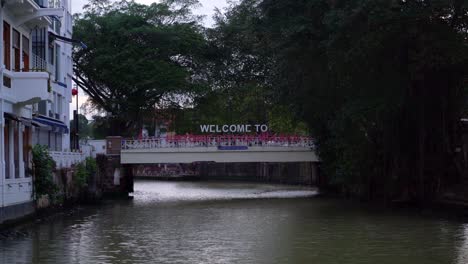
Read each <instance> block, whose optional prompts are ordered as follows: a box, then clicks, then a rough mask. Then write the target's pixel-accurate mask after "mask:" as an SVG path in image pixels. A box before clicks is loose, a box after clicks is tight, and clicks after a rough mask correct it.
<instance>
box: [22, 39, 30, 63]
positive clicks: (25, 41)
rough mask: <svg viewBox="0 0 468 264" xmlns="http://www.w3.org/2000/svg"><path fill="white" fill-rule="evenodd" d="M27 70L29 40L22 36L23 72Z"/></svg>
mask: <svg viewBox="0 0 468 264" xmlns="http://www.w3.org/2000/svg"><path fill="white" fill-rule="evenodd" d="M29 69H30V68H29V39H28V38H27V37H25V36H23V71H29Z"/></svg>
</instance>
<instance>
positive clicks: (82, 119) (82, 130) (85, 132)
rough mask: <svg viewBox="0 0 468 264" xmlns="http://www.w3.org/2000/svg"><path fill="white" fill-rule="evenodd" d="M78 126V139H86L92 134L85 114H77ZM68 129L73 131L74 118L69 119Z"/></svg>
mask: <svg viewBox="0 0 468 264" xmlns="http://www.w3.org/2000/svg"><path fill="white" fill-rule="evenodd" d="M78 126H79V127H78V128H79V135H80V139H86V138H89V137H91V136H92V127H91V125H90V124H89V121H88V119H87V118H86V116H84V115H82V114H78ZM70 131H75V120H73V119H72V120H70Z"/></svg>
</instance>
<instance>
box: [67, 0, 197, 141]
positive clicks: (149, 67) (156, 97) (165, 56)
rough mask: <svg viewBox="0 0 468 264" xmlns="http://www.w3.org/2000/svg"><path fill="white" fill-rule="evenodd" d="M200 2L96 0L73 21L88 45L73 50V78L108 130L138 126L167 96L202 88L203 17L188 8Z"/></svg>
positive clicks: (125, 132)
mask: <svg viewBox="0 0 468 264" xmlns="http://www.w3.org/2000/svg"><path fill="white" fill-rule="evenodd" d="M196 3H197V2H196V1H192V0H185V1H183V0H167V1H162V2H160V3H153V4H151V5H149V6H146V5H141V4H136V3H135V2H133V1H122V2H117V3H110V2H108V1H92V2H91V3H90V4H89V5H88V6H87V8H86V9H85V12H84V14H81V15H80V16H78V19H76V20H75V24H74V30H73V31H74V38H76V39H80V40H81V41H83V42H84V43H86V46H87V47H86V48H83V47H77V48H76V49H75V51H74V53H73V60H74V62H75V64H74V65H75V66H74V67H75V68H74V73H75V76H76V78H74V81H75V82H76V83H77V84H78V86H80V87H81V88H82V89H83V90H84V91H85V92H86V93H87V94H88V95H89V96H90V103H91V104H90V105H91V106H92V107H94V108H95V109H96V110H98V111H99V112H100V113H102V114H103V115H102V116H104V117H101V119H105V121H106V123H110V125H107V127H108V132H109V133H110V134H112V133H116V131H119V132H120V134H123V135H129V134H131V131H137V130H138V128H140V127H141V121H139V120H140V118H139V117H141V116H145V115H148V114H149V113H153V110H154V108H155V107H156V105H157V104H158V103H160V102H161V100H163V99H167V98H169V95H174V94H185V95H187V96H192V95H193V94H196V93H197V92H198V91H201V90H203V87H204V81H203V78H201V76H200V75H199V74H198V67H199V64H200V61H201V60H200V59H199V58H200V54H201V53H202V51H203V50H204V47H205V40H204V38H203V35H202V32H201V27H200V25H199V23H198V21H199V17H196V16H193V15H192V14H191V13H190V7H192V6H193V5H195V4H196ZM90 32H93V33H92V34H90Z"/></svg>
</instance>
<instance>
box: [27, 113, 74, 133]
mask: <svg viewBox="0 0 468 264" xmlns="http://www.w3.org/2000/svg"><path fill="white" fill-rule="evenodd" d="M33 121H34V122H37V123H41V124H44V125H48V126H50V127H53V128H55V129H57V131H58V132H61V133H68V127H67V125H65V123H63V122H62V121H60V120H56V119H52V118H48V117H45V116H35V117H33Z"/></svg>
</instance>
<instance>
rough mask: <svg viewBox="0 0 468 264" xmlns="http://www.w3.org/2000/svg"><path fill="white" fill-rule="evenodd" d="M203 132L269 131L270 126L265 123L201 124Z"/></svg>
mask: <svg viewBox="0 0 468 264" xmlns="http://www.w3.org/2000/svg"><path fill="white" fill-rule="evenodd" d="M200 131H201V132H202V133H251V132H259V133H260V132H261V133H265V132H268V126H267V125H265V124H255V125H250V124H244V125H242V124H232V125H200Z"/></svg>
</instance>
